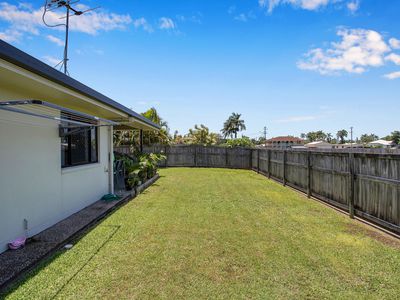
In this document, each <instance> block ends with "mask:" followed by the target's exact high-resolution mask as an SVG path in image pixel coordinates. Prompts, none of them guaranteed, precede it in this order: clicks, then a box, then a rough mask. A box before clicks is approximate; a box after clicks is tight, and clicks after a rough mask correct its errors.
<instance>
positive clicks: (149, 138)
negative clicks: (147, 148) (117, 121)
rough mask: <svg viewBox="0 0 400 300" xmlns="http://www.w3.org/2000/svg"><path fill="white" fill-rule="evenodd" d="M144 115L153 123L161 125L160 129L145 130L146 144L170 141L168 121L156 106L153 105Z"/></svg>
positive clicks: (144, 140) (144, 138)
mask: <svg viewBox="0 0 400 300" xmlns="http://www.w3.org/2000/svg"><path fill="white" fill-rule="evenodd" d="M142 116H143V117H145V118H147V119H149V120H150V121H152V122H153V123H156V124H158V125H160V126H161V129H160V130H159V131H144V132H143V142H144V144H147V145H151V144H155V143H161V144H168V143H169V142H170V136H169V134H168V131H169V128H168V123H167V122H166V121H164V120H163V119H162V118H161V116H160V115H159V114H158V112H157V110H156V109H155V108H154V107H151V108H150V109H148V110H147V111H145V112H144V113H142Z"/></svg>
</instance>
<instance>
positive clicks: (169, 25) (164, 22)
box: [160, 17, 176, 30]
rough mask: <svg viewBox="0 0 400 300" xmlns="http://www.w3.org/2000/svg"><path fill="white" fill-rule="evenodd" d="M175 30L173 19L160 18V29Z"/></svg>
mask: <svg viewBox="0 0 400 300" xmlns="http://www.w3.org/2000/svg"><path fill="white" fill-rule="evenodd" d="M175 28H176V25H175V23H174V21H173V20H172V19H170V18H166V17H162V18H160V29H165V30H170V29H175Z"/></svg>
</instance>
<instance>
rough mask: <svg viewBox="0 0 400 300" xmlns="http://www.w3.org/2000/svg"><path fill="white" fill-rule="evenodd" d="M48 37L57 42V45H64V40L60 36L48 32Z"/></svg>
mask: <svg viewBox="0 0 400 300" xmlns="http://www.w3.org/2000/svg"><path fill="white" fill-rule="evenodd" d="M46 38H47V39H48V40H49V41H50V42H52V43H54V44H56V45H57V46H64V42H63V40H61V39H59V38H58V37H55V36H54V35H51V34H48V35H47V36H46Z"/></svg>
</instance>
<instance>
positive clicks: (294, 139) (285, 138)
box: [267, 136, 303, 143]
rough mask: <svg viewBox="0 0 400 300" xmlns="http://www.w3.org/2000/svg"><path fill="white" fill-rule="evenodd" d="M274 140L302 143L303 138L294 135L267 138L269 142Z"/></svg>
mask: <svg viewBox="0 0 400 300" xmlns="http://www.w3.org/2000/svg"><path fill="white" fill-rule="evenodd" d="M272 142H297V143H302V142H303V140H302V139H301V138H298V137H294V136H277V137H274V138H272V139H269V140H267V143H272Z"/></svg>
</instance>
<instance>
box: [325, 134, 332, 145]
mask: <svg viewBox="0 0 400 300" xmlns="http://www.w3.org/2000/svg"><path fill="white" fill-rule="evenodd" d="M332 140H333V135H332V133H327V134H326V141H327V142H328V143H332Z"/></svg>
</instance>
